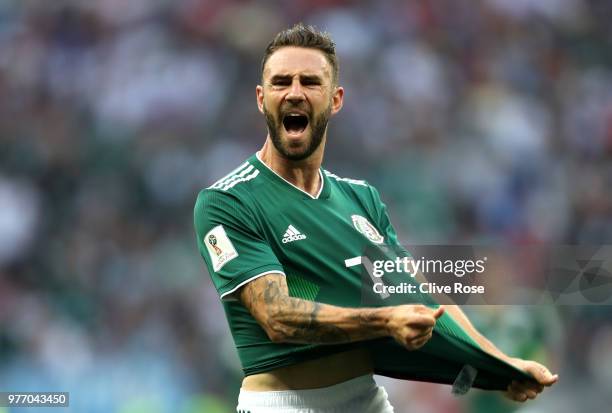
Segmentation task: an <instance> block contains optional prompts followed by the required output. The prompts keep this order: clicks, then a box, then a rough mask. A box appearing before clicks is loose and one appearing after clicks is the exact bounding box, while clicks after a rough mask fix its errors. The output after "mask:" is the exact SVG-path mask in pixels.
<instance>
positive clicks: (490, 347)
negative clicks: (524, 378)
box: [446, 305, 511, 362]
mask: <svg viewBox="0 0 612 413" xmlns="http://www.w3.org/2000/svg"><path fill="white" fill-rule="evenodd" d="M446 311H447V312H448V313H449V314H450V315H451V316H452V317H453V319H455V321H456V322H457V323H458V324H459V325H460V326H461V327H463V329H464V330H465V331H466V332H467V333H468V335H469V336H470V337H472V339H474V341H476V342H477V343H478V344H479V345H480V347H482V349H483V350H484V351H486V352H487V353H489V354H491V355H493V356H495V357H497V358H499V359H501V360H504V361H506V362H509V361H511V357H509V356H508V355H506V354H505V353H504V352H503V351H501V350H500V349H498V348H497V347H496V346H495V344H493V343H492V342H491V341H490V340H488V339H487V338H486V337H485V336H483V335H482V334H480V332H479V331H478V330H476V328H475V327H474V325H473V324H472V323H471V322H470V320H469V319H468V318H467V316H466V315H465V313H464V312H463V310H461V308H460V307H459V306H458V305H447V306H446Z"/></svg>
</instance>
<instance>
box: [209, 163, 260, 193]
mask: <svg viewBox="0 0 612 413" xmlns="http://www.w3.org/2000/svg"><path fill="white" fill-rule="evenodd" d="M248 165H250V164H249V161H246V162H244V163H243V164H242V165H240V166H239V167H238V168H235V169H234V170H233V171H232V172H230V173H228V174H227V175H225V176H224V177H223V178H221V179H218V180H217V181H215V183H214V184H212V185H211V186H209V187H208V188H214V187H217V186H219V185H221V184H222V183H223V182H225V181H227V180H228V179H229V178H231V177H233V176H234V175H236V174H237V173H238V172H240V171H241V170H242V169H244V168H245V167H247V166H248Z"/></svg>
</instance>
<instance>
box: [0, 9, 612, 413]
mask: <svg viewBox="0 0 612 413" xmlns="http://www.w3.org/2000/svg"><path fill="white" fill-rule="evenodd" d="M297 21H304V22H306V23H311V24H315V25H317V26H318V27H320V28H322V29H325V30H328V31H329V32H331V34H332V35H333V37H334V39H335V41H336V43H337V48H338V54H339V57H340V65H341V66H340V73H341V74H340V81H341V84H342V85H343V86H344V88H345V91H346V95H345V106H344V109H343V110H342V112H341V113H340V114H339V115H338V116H337V117H335V118H334V119H333V121H332V123H331V125H330V132H329V142H328V145H327V155H326V158H325V162H324V166H325V167H326V169H329V170H331V171H333V172H334V173H336V174H338V175H340V176H349V177H353V178H359V179H367V180H368V181H369V182H370V183H372V184H374V185H375V186H377V187H378V188H379V189H380V191H381V193H382V196H383V200H384V201H385V202H386V203H387V205H388V207H389V210H390V214H391V217H392V220H393V222H394V224H395V226H396V228H397V231H398V233H399V236H400V239H401V240H402V241H404V242H412V243H426V242H432V243H434V242H435V243H458V244H461V243H472V242H485V243H486V242H504V243H510V244H516V243H519V244H521V243H557V244H564V243H565V244H587V245H588V244H590V245H599V244H606V243H610V242H611V241H612V196H611V193H612V191H611V187H612V162H611V160H612V26H611V25H610V21H612V3H611V2H609V1H596V0H592V1H590V0H539V1H528V0H513V1H506V0H479V1H475V0H445V1H410V2H405V1H381V2H376V1H369V2H365V1H363V2H362V1H359V2H358V1H348V0H345V1H342V0H317V1H305V0H296V1H292V2H283V1H267V2H263V1H258V2H254V1H246V0H243V1H236V0H235V1H220V0H182V1H181V0H130V1H122V0H82V1H78V0H74V1H66V0H54V1H36V0H1V1H0V391H8V390H14V391H34V390H38V391H53V390H56V391H69V392H71V400H70V403H71V408H70V409H66V410H70V411H75V412H84V413H89V412H92V413H94V412H105V413H108V412H119V413H141V412H143V413H144V412H148V413H158V412H159V413H165V412H178V413H202V412H205V413H224V412H232V411H235V402H236V397H237V393H238V389H239V385H240V380H241V377H242V375H241V370H240V366H239V363H238V361H237V356H236V354H235V350H234V347H233V342H232V339H231V337H230V336H229V330H228V328H227V326H226V321H225V317H224V314H223V312H222V308H221V305H220V303H219V300H218V298H217V295H216V292H215V291H214V288H213V287H212V284H211V282H210V280H209V277H208V275H207V273H206V269H205V266H204V265H203V262H202V260H201V258H200V257H199V255H198V251H197V248H196V244H195V236H194V231H193V224H192V208H193V204H194V201H195V197H196V195H197V192H198V191H199V189H200V188H203V187H206V186H208V185H210V184H211V183H213V182H214V181H215V180H216V179H218V178H219V177H221V176H223V175H225V174H226V173H227V172H228V171H229V170H231V169H232V168H233V167H234V166H236V165H238V164H239V163H241V162H242V161H243V160H244V158H246V157H248V156H249V155H250V154H252V153H253V152H254V151H256V150H257V149H258V148H259V147H260V146H261V144H262V143H263V141H264V137H265V123H264V120H263V117H262V116H260V114H259V112H258V111H257V109H256V104H255V85H256V84H257V82H258V79H259V76H260V71H259V70H260V69H259V64H260V59H261V56H262V53H263V50H264V48H265V46H266V44H267V43H268V42H269V41H270V40H271V38H272V37H273V35H274V34H275V33H276V32H277V31H279V30H281V29H283V28H285V27H287V26H289V25H292V24H293V23H295V22H297ZM470 313H471V314H472V316H473V317H474V322H475V324H477V326H478V327H479V328H480V329H481V330H482V331H483V332H484V333H485V334H486V335H487V336H488V337H490V338H491V339H492V340H493V341H494V342H496V343H497V344H498V345H499V346H500V347H501V348H502V349H504V350H505V351H508V352H510V353H512V354H514V355H516V356H522V357H529V358H535V359H537V360H539V361H541V362H544V363H547V364H549V365H550V366H551V368H552V369H553V370H554V371H556V372H559V373H560V377H561V381H560V383H559V384H558V385H557V386H556V387H555V388H554V389H553V390H552V391H551V392H549V393H548V394H545V395H543V397H542V398H541V399H539V400H537V401H536V402H532V403H527V404H525V405H518V404H513V403H510V402H505V401H504V400H502V399H501V398H500V397H499V396H498V395H497V394H490V393H484V392H481V391H474V390H473V391H471V392H470V393H469V394H468V396H466V397H461V398H455V397H453V396H451V394H450V388H449V387H447V386H437V385H429V384H421V383H411V382H403V381H393V380H387V379H381V380H380V381H381V382H382V383H383V384H384V385H385V386H386V387H387V390H388V391H389V393H390V398H391V401H392V403H393V404H394V405H395V407H396V412H399V413H402V412H413V413H438V412H439V413H461V412H482V413H484V412H502V413H503V412H513V411H520V412H525V413H534V412H553V411H554V412H562V413H563V412H568V413H575V412H577V411H590V412H607V411H609V406H610V403H611V402H612V396H611V395H612V317H611V316H612V310H611V308H610V307H605V306H585V307H558V308H557V307H553V306H538V307H528V308H522V307H516V306H515V307H506V308H501V307H492V308H490V309H486V308H477V309H475V310H473V311H470ZM21 410H24V411H25V409H21ZM9 411H11V412H12V411H20V409H14V410H9V409H7V408H1V407H0V412H1V413H7V412H9ZM27 411H36V409H28V410H27Z"/></svg>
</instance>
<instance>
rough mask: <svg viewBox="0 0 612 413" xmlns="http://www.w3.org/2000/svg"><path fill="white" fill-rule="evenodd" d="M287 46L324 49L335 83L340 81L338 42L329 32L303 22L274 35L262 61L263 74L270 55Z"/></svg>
mask: <svg viewBox="0 0 612 413" xmlns="http://www.w3.org/2000/svg"><path fill="white" fill-rule="evenodd" d="M286 46H296V47H306V48H309V49H317V50H320V51H322V52H323V54H324V55H325V58H326V59H327V61H328V62H329V64H330V66H331V68H332V82H333V84H337V83H338V57H337V56H336V44H335V43H334V41H333V40H332V38H331V36H330V34H329V33H327V32H322V31H319V30H317V29H316V28H315V27H313V26H305V25H304V24H303V23H297V24H296V25H294V26H293V27H290V28H288V29H285V30H283V31H282V32H279V33H278V34H277V35H276V36H274V39H272V41H271V42H270V43H269V44H268V47H266V51H265V53H264V56H263V59H262V61H261V73H262V76H263V71H264V67H265V66H266V62H267V61H268V59H269V58H270V56H271V55H272V54H273V53H274V52H275V51H277V50H278V49H280V48H281V47H286Z"/></svg>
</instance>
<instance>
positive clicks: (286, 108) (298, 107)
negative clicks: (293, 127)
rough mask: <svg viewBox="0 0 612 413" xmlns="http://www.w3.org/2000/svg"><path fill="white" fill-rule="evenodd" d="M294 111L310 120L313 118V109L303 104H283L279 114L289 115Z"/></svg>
mask: <svg viewBox="0 0 612 413" xmlns="http://www.w3.org/2000/svg"><path fill="white" fill-rule="evenodd" d="M293 111H299V112H302V113H304V114H305V115H307V116H308V117H309V118H311V117H312V111H311V108H310V107H309V106H308V105H305V104H302V103H298V104H292V103H288V104H283V105H282V106H281V107H280V110H279V113H280V115H281V116H282V115H284V114H287V113H289V112H293Z"/></svg>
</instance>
